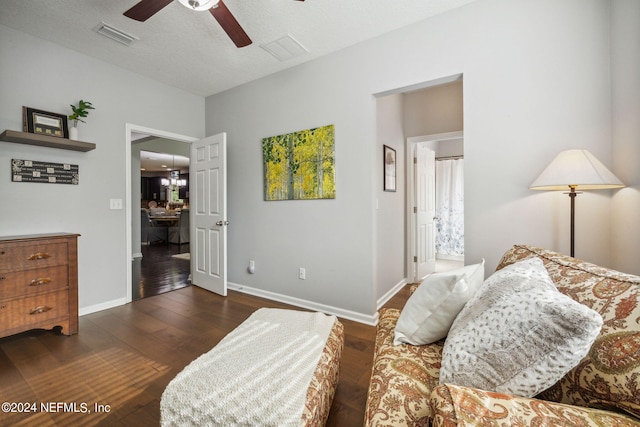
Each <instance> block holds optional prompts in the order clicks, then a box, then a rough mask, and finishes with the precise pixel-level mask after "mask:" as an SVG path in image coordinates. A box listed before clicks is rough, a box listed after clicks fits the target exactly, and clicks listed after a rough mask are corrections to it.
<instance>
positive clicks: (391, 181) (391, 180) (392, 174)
mask: <svg viewBox="0 0 640 427" xmlns="http://www.w3.org/2000/svg"><path fill="white" fill-rule="evenodd" d="M383 147H384V191H396V150H394V149H393V148H391V147H389V146H386V145H384V146H383Z"/></svg>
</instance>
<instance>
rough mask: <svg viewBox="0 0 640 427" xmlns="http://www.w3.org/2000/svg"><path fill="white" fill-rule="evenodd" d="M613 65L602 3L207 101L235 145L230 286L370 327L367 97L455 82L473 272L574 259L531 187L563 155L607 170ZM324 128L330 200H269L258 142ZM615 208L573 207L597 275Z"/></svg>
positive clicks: (420, 28)
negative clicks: (341, 314)
mask: <svg viewBox="0 0 640 427" xmlns="http://www.w3.org/2000/svg"><path fill="white" fill-rule="evenodd" d="M608 59H609V3H608V2H607V1H603V0H565V1H563V2H557V1H555V0H519V1H513V0H484V1H480V2H474V3H471V4H469V5H467V6H465V7H462V8H460V9H456V10H454V11H452V12H450V13H446V14H443V15H439V16H437V17H434V18H432V19H428V20H426V21H423V22H421V23H418V24H416V25H413V26H410V27H405V28H403V29H400V30H398V31H395V32H393V33H389V34H387V35H385V36H382V37H379V38H376V39H373V40H369V41H367V42H364V43H361V44H359V45H357V46H354V47H352V48H349V49H345V50H343V51H340V52H338V53H335V54H332V55H328V56H326V57H323V58H320V59H318V60H315V61H312V62H310V63H307V64H304V65H300V66H297V67H295V68H292V69H289V70H287V71H284V72H281V73H278V74H274V75H271V76H268V77H266V78H263V79H261V80H258V81H254V82H251V83H249V84H246V85H243V86H240V87H238V88H235V89H232V90H229V91H227V92H224V93H221V94H218V95H214V96H211V97H208V98H207V99H206V129H207V133H208V134H212V133H216V132H220V131H227V132H228V133H229V217H230V220H231V224H232V225H231V226H230V227H229V274H230V280H231V281H234V282H236V283H239V284H243V285H247V286H250V287H252V288H258V289H261V290H265V291H268V292H273V293H276V294H285V295H291V296H294V297H296V298H300V299H302V300H305V301H314V302H317V303H322V304H326V305H329V306H334V307H338V308H341V309H345V310H351V311H354V312H357V313H362V314H364V315H368V316H373V315H374V313H375V292H376V291H375V288H376V281H377V280H378V279H379V277H376V276H377V275H378V269H377V268H376V266H375V265H374V264H375V263H376V259H377V256H378V251H377V245H379V244H380V242H381V241H383V240H384V238H382V237H380V236H377V234H378V230H381V229H383V227H382V226H379V225H378V224H377V223H376V221H377V217H376V214H375V198H376V195H377V189H378V186H379V183H378V182H377V181H378V177H379V174H378V171H377V169H378V166H379V165H378V160H379V158H378V148H379V147H378V146H377V144H375V143H374V142H375V141H376V108H375V101H374V98H373V96H372V95H373V94H378V93H383V92H386V91H391V90H394V89H396V88H400V87H407V86H410V85H414V84H419V83H421V82H425V81H430V80H436V79H438V78H441V77H444V76H451V75H456V74H459V73H462V74H464V132H465V173H466V174H465V175H466V177H465V181H466V185H465V194H466V203H465V205H466V217H465V234H466V239H465V246H466V259H467V260H476V259H480V258H482V257H484V258H486V260H487V270H488V271H491V270H492V269H493V268H494V267H495V266H496V264H497V263H498V260H499V258H500V256H501V255H502V253H503V252H504V251H505V250H506V249H508V248H509V247H510V246H511V245H513V244H514V243H530V244H535V245H539V246H544V247H548V248H551V249H554V250H559V251H563V252H568V248H569V237H568V236H569V225H568V210H569V208H568V197H567V196H564V195H562V194H561V193H539V192H532V191H530V190H528V186H529V184H530V183H531V182H532V181H533V180H534V179H535V178H536V176H537V175H538V174H539V173H540V172H541V171H542V169H543V168H544V167H545V166H546V164H547V163H548V162H549V161H551V159H552V158H553V157H554V156H555V154H556V153H557V152H559V151H561V150H563V149H568V148H573V147H576V146H578V147H582V148H586V149H589V150H590V151H591V152H592V153H593V154H594V155H596V156H597V157H598V158H600V159H601V160H602V161H603V162H604V163H605V164H607V165H610V164H611V144H610V133H611V126H610V114H611V107H610V104H611V102H610V100H611V98H610V75H609V60H608ZM329 123H334V124H335V125H336V176H337V195H338V196H337V199H336V200H333V201H314V202H277V203H274V202H269V203H267V202H264V201H263V200H262V159H261V151H260V140H261V138H263V137H267V136H271V135H278V134H281V133H284V132H290V131H295V130H299V129H305V128H309V127H313V126H318V125H324V124H329ZM609 201H610V198H609V197H608V195H607V194H598V193H596V192H591V193H588V194H584V195H581V196H580V200H579V201H578V224H577V235H578V237H577V242H576V243H577V255H578V256H580V257H582V258H584V259H587V260H591V261H594V262H597V263H600V264H604V265H608V264H610V258H609V241H610V229H609V227H608V226H603V227H598V226H597V225H598V224H609V223H610V213H609ZM390 232H395V230H392V231H390ZM250 258H254V259H256V266H257V268H256V274H255V275H249V274H248V273H247V272H246V266H247V263H248V260H249V259H250ZM299 266H306V267H307V276H308V279H307V280H306V281H299V280H298V279H297V268H298V267H299Z"/></svg>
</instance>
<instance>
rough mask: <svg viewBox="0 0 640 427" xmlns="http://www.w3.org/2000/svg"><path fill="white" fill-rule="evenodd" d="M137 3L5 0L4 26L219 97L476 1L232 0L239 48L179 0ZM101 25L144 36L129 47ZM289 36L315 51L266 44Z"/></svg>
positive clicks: (1, 4) (206, 16) (0, 0)
mask: <svg viewBox="0 0 640 427" xmlns="http://www.w3.org/2000/svg"><path fill="white" fill-rule="evenodd" d="M137 1H138V0H0V24H3V25H6V26H8V27H11V28H14V29H17V30H20V31H23V32H26V33H28V34H31V35H34V36H36V37H40V38H43V39H46V40H50V41H52V42H54V43H57V44H60V45H62V46H66V47H68V48H70V49H73V50H76V51H78V52H82V53H84V54H86V55H89V56H92V57H95V58H98V59H101V60H103V61H105V62H109V63H113V64H116V65H118V66H121V67H123V68H126V69H129V70H131V71H134V72H136V73H139V74H142V75H144V76H147V77H150V78H153V79H155V80H158V81H161V82H163V83H166V84H168V85H171V86H173V87H177V88H181V89H184V90H186V91H188V92H191V93H193V94H196V95H200V96H208V95H212V94H215V93H218V92H221V91H224V90H226V89H230V88H232V87H234V86H237V85H240V84H242V83H246V82H248V81H251V80H255V79H258V78H260V77H263V76H265V75H268V74H272V73H274V72H277V71H280V70H283V69H285V68H289V67H292V66H294V65H297V64H300V63H303V62H306V61H309V60H311V59H314V58H317V57H319V56H323V55H326V54H328V53H330V52H334V51H337V50H340V49H343V48H345V47H347V46H350V45H353V44H356V43H358V42H361V41H363V40H366V39H370V38H373V37H376V36H378V35H380V34H384V33H386V32H389V31H392V30H394V29H397V28H400V27H403V26H406V25H409V24H411V23H414V22H417V21H420V20H422V19H425V18H428V17H430V16H433V15H436V14H438V13H442V12H445V11H447V10H450V9H453V8H456V7H459V6H462V5H464V4H467V3H470V2H472V1H476V0H306V1H304V2H300V1H293V0H225V4H226V5H227V7H228V8H229V10H230V11H231V12H232V14H233V15H234V16H235V17H236V19H237V20H238V21H239V22H240V24H241V25H242V27H243V28H244V29H245V31H246V32H247V34H248V35H249V37H250V38H251V39H252V40H253V44H252V45H250V46H247V47H244V48H241V49H238V48H236V47H235V45H234V44H233V43H232V42H231V41H230V39H229V38H228V37H227V35H226V34H225V33H224V31H223V30H222V29H221V28H220V26H219V25H218V23H217V22H216V21H215V19H214V18H213V16H211V14H210V13H208V12H194V11H192V10H189V9H187V8H185V7H184V6H182V5H181V4H180V3H179V2H178V1H177V0H174V1H173V2H172V3H171V4H169V5H168V6H167V7H165V8H164V9H162V10H161V11H160V12H159V13H157V14H156V15H154V16H152V17H151V18H150V19H149V20H147V21H146V22H137V21H134V20H131V19H129V18H126V17H125V16H123V15H122V14H123V12H125V11H126V10H128V9H129V8H130V7H132V6H133V5H134V4H136V3H137ZM101 22H104V23H106V24H109V25H111V26H114V27H116V28H118V29H120V30H123V31H125V32H127V33H129V34H132V35H134V36H136V37H138V38H139V40H136V41H135V42H133V43H132V44H131V45H130V46H128V47H126V46H123V45H121V44H119V43H117V42H114V41H112V40H110V39H108V38H105V37H103V36H101V35H99V34H97V33H96V32H95V31H93V29H94V28H95V27H96V26H97V25H99V24H100V23H101ZM287 34H290V35H291V36H293V37H294V38H295V39H296V40H298V42H300V43H301V44H302V45H303V46H304V47H305V48H306V49H307V50H308V53H305V54H303V55H302V56H299V57H297V58H293V59H290V60H288V61H285V62H280V61H278V60H277V59H275V58H274V57H273V56H271V55H270V54H269V53H267V52H266V51H265V50H264V49H262V48H261V47H260V45H262V44H265V43H269V42H271V41H274V40H276V39H278V38H280V37H282V36H285V35H287Z"/></svg>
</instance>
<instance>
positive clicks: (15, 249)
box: [0, 242, 67, 271]
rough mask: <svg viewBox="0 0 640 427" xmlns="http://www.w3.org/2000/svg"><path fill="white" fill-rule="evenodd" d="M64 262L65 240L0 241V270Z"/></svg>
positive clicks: (37, 266)
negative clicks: (40, 241)
mask: <svg viewBox="0 0 640 427" xmlns="http://www.w3.org/2000/svg"><path fill="white" fill-rule="evenodd" d="M66 263H67V243H66V242H42V243H39V242H30V243H28V244H24V243H23V244H11V243H0V271H15V270H30V269H33V268H42V267H51V266H55V265H64V264H66Z"/></svg>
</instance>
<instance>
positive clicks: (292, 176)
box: [262, 125, 336, 200]
mask: <svg viewBox="0 0 640 427" xmlns="http://www.w3.org/2000/svg"><path fill="white" fill-rule="evenodd" d="M262 155H263V160H264V200H311V199H335V198H336V183H335V129H334V125H327V126H322V127H318V128H314V129H307V130H302V131H298V132H293V133H287V134H284V135H278V136H271V137H269V138H263V139H262Z"/></svg>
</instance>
